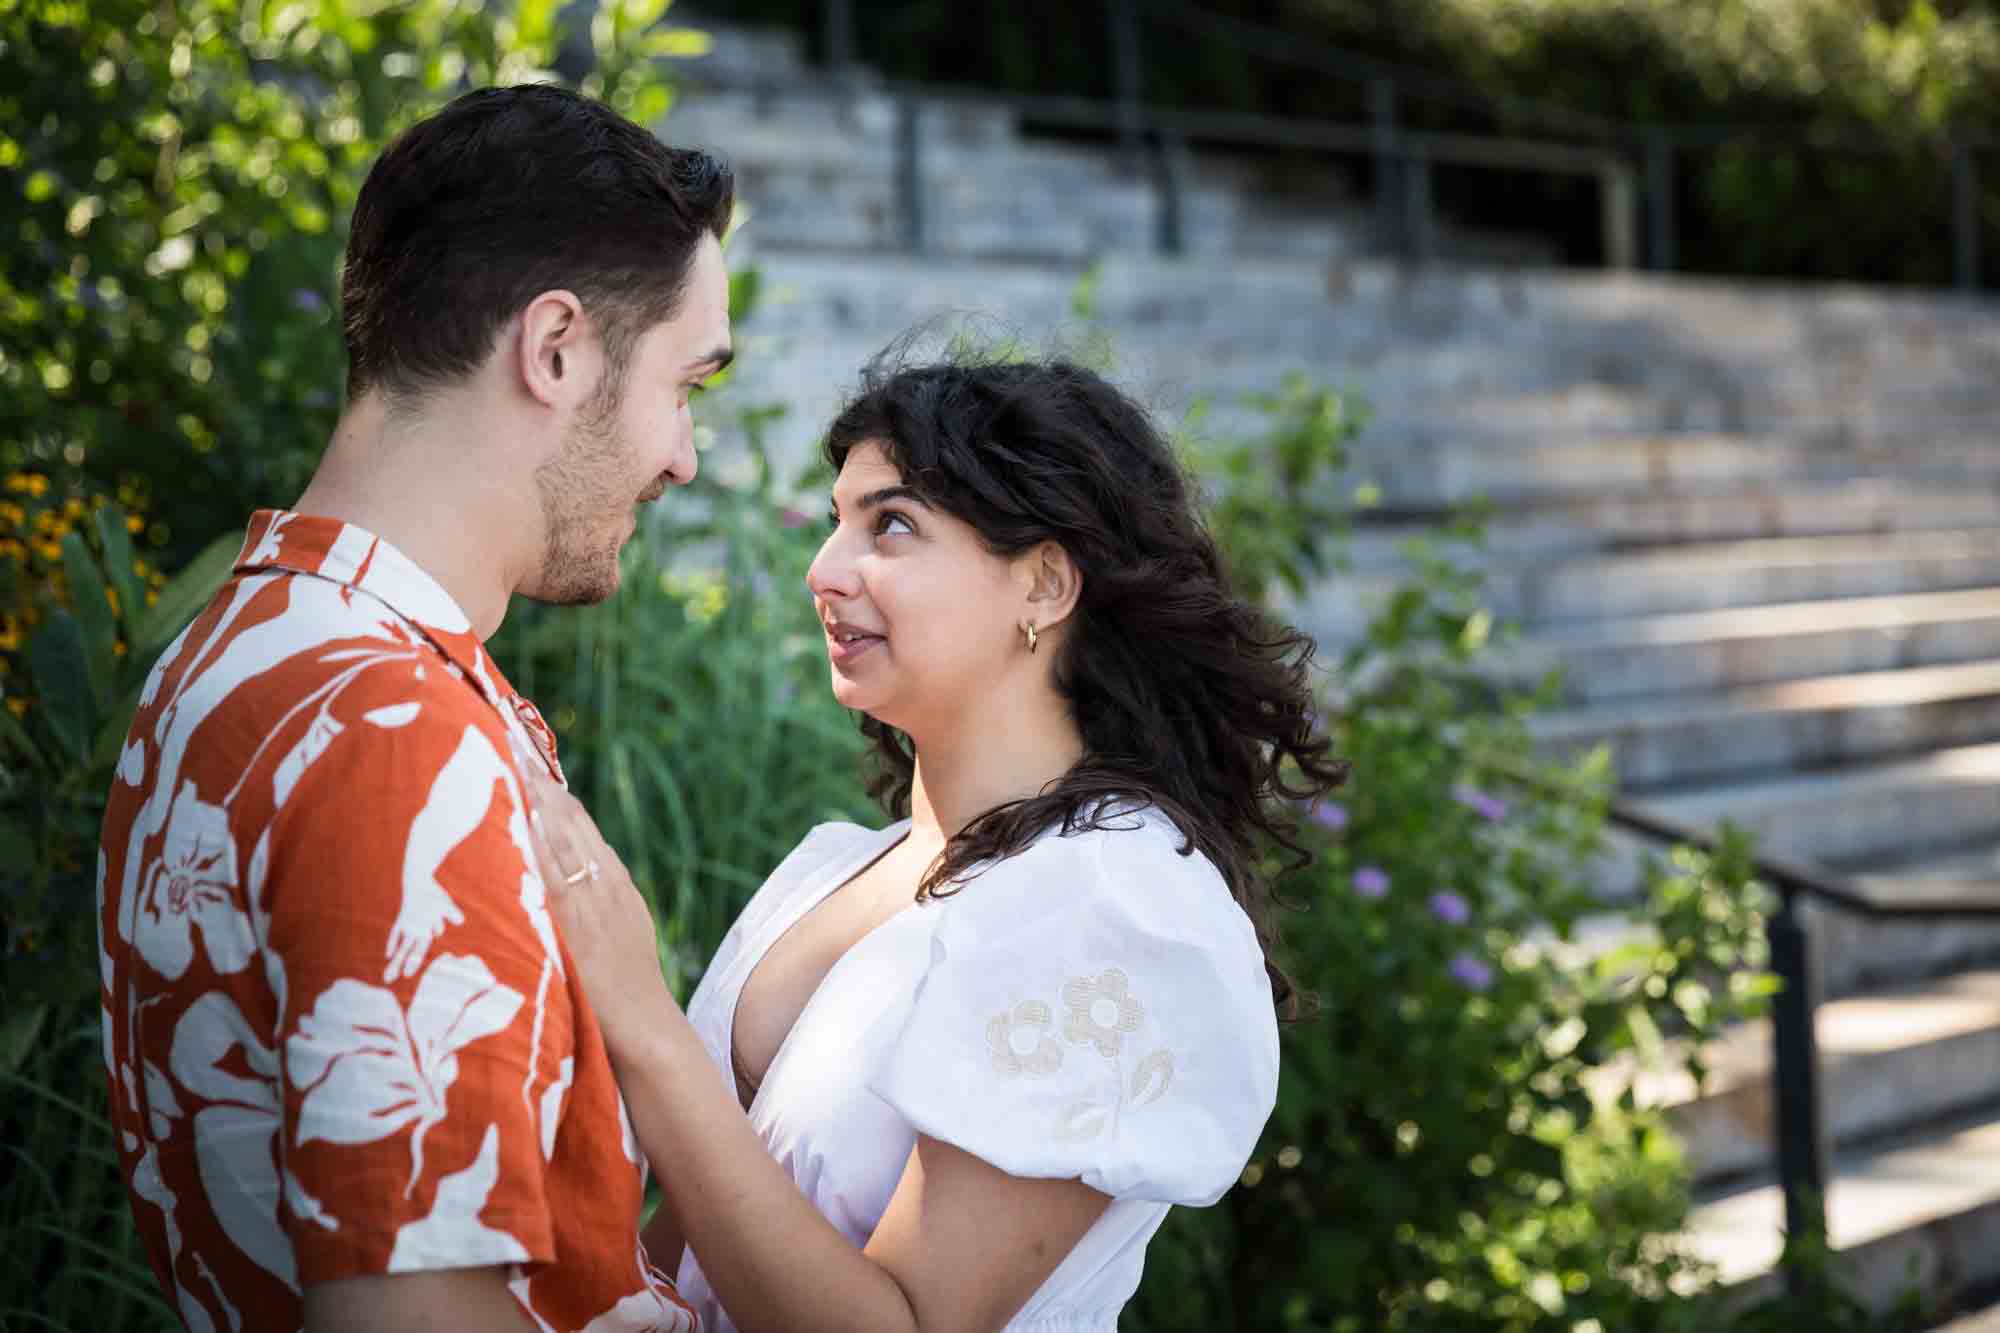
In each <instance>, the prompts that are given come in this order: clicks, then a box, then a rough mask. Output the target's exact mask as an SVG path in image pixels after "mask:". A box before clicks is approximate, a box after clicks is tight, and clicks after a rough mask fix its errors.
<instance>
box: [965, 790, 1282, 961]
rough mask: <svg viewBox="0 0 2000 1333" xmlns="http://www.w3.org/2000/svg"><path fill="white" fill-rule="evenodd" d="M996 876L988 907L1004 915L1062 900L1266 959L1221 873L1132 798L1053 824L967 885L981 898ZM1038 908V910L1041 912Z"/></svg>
mask: <svg viewBox="0 0 2000 1333" xmlns="http://www.w3.org/2000/svg"><path fill="white" fill-rule="evenodd" d="M985 879H991V880H992V881H993V886H992V888H991V889H990V890H989V891H988V892H987V893H986V894H985V895H984V896H985V897H986V898H987V900H988V901H987V903H986V905H985V911H986V913H988V914H1005V913H1008V912H1011V911H1017V910H1020V909H1022V908H1023V907H1026V906H1027V905H1028V904H1027V903H1026V902H1024V899H1029V898H1032V899H1035V900H1039V901H1038V902H1037V904H1036V905H1037V906H1040V905H1041V904H1043V903H1046V902H1047V901H1048V900H1049V899H1051V898H1057V897H1059V898H1060V899H1061V900H1062V905H1063V907H1064V908H1065V909H1067V911H1071V912H1073V911H1077V910H1083V911H1087V912H1088V913H1089V914H1090V915H1093V916H1096V917H1099V918H1110V919H1115V920H1122V921H1125V922H1128V923H1130V924H1131V925H1132V926H1134V927H1137V928H1141V929H1145V930H1148V931H1151V930H1155V929H1158V930H1164V931H1167V932H1169V933H1171V934H1173V935H1175V936H1180V937H1183V938H1186V937H1194V938H1207V939H1210V940H1213V941H1214V943H1215V944H1216V945H1217V946H1218V947H1228V948H1231V949H1247V950H1250V951H1254V952H1255V953H1256V954H1257V955H1258V957H1259V958H1260V959H1261V957H1262V950H1261V948H1260V947H1259V945H1258V943H1257V938H1256V930H1255V928H1254V927H1253V926H1252V925H1251V923H1250V918H1249V916H1248V915H1247V914H1246V913H1245V912H1244V911H1243V908H1242V907H1241V905H1240V904H1238V902H1237V901H1236V897H1235V895H1234V894H1232V893H1231V892H1230V889H1229V883H1228V881H1227V880H1226V879H1224V878H1223V875H1222V872H1221V870H1220V869H1218V868H1217V866H1216V864H1215V863H1214V862H1213V861H1211V860H1210V859H1209V858H1208V857H1207V856H1206V855H1204V854H1203V853H1202V852H1201V850H1200V849H1199V848H1198V847H1196V846H1195V844H1194V841H1193V840H1192V839H1191V838H1190V837H1188V835H1187V834H1186V833H1185V832H1183V831H1182V829H1181V827H1180V826H1179V825H1178V824H1176V823H1175V822H1174V820H1173V818H1172V817H1171V816H1170V815H1168V814H1167V813H1166V812H1165V811H1164V810H1162V809H1160V807H1158V806H1157V805H1153V804H1151V803H1146V802H1140V801H1136V800H1134V801H1130V802H1125V803H1121V804H1116V805H1108V806H1102V807H1099V808H1098V809H1096V810H1093V811H1090V812H1087V816H1086V818H1084V819H1083V820H1081V821H1080V822H1078V823H1077V824H1076V825H1075V826H1074V827H1065V826H1063V825H1055V826H1052V827H1051V828H1049V829H1048V830H1047V831H1045V832H1044V833H1042V834H1041V836H1039V837H1037V838H1036V839H1035V840H1034V841H1033V842H1032V843H1030V844H1029V845H1028V846H1026V847H1024V848H1022V849H1021V850H1020V851H1019V852H1017V853H1015V854H1014V855H1012V856H1009V857H1006V858H1004V859H1003V860H1000V861H996V862H993V863H991V864H990V865H989V866H988V867H987V868H986V869H985V870H984V871H983V872H981V874H980V875H979V876H978V877H976V878H974V879H973V880H971V881H970V882H969V884H968V885H967V886H966V888H967V890H968V892H967V893H966V897H967V898H969V899H970V898H976V897H979V896H980V895H979V893H978V892H977V890H978V887H979V885H980V883H981V880H985ZM1035 915H1037V916H1039V915H1041V913H1040V912H1036V913H1035Z"/></svg>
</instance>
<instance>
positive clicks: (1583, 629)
mask: <svg viewBox="0 0 2000 1333" xmlns="http://www.w3.org/2000/svg"><path fill="white" fill-rule="evenodd" d="M1482 577H1483V582H1482V586H1481V599H1482V601H1483V603H1484V605H1485V606H1486V607H1487V608H1488V609H1489V610H1491V611H1492V613H1493V614H1494V615H1495V616H1496V617H1497V618H1499V619H1500V620H1502V621H1507V622H1511V623H1514V624H1519V625H1522V626H1523V627H1525V629H1526V631H1527V632H1528V634H1530V635H1531V636H1534V637H1536V638H1553V637H1557V636H1560V637H1562V638H1564V639H1566V640H1579V641H1582V640H1587V639H1588V638H1589V637H1590V636H1591V635H1592V634H1593V633H1594V632H1595V631H1596V628H1597V623H1598V622H1603V621H1606V620H1616V621H1619V622H1620V623H1629V622H1630V621H1631V620H1632V619H1633V618H1636V617H1645V616H1667V615H1675V614H1680V613H1688V612H1699V611H1721V610H1726V609H1730V608H1750V607H1755V606H1761V605H1766V604H1769V603H1784V602H1807V601H1819V600H1831V599H1835V598H1853V597H1887V596H1891V595H1898V596H1900V595H1905V594H1918V593H1938V592H1947V591H1956V590H1969V589H1979V588H1986V587H1991V586H2000V527H1990V528H1944V529H1938V530H1935V531H1927V532H1895V533H1879V534H1874V533H1871V534H1866V535H1847V536H1837V537H1770V538H1758V539H1753V540H1750V541H1734V542H1699V543H1694V542H1690V543H1685V544H1682V545H1678V546H1671V547H1660V548H1655V549H1651V550H1646V551H1637V552H1623V553H1620V554H1617V555H1607V556H1586V557H1580V558H1576V559H1568V560H1560V561H1556V562H1552V563H1551V562H1540V563H1537V562H1530V561H1522V562H1501V561H1495V562H1492V563H1491V564H1489V565H1487V566H1486V567H1485V568H1484V569H1483V570H1482ZM1402 582H1403V579H1402V576H1401V575H1400V574H1390V573H1383V572H1365V571H1357V572H1354V573H1350V574H1343V575H1341V576H1339V577H1336V578H1333V579H1330V580H1328V581H1327V582H1325V583H1323V584H1322V585H1320V586H1319V587H1317V588H1315V589H1313V590H1312V592H1311V593H1310V594H1308V595H1307V596H1305V597H1303V598H1299V599H1296V600H1294V601H1293V602H1291V603H1289V604H1288V610H1289V612H1290V613H1291V614H1293V615H1295V616H1296V617H1297V618H1298V621H1299V623H1300V625H1301V626H1302V627H1303V628H1304V629H1306V630H1307V631H1308V632H1309V633H1312V634H1314V635H1316V636H1319V637H1320V638H1322V639H1324V640H1326V641H1328V642H1332V643H1351V642H1353V641H1354V640H1355V639H1356V638H1358V637H1359V636H1360V635H1361V633H1362V631H1363V629H1364V627H1365V626H1366V624H1367V621H1368V618H1369V617H1370V616H1372V615H1374V614H1375V613H1376V611H1377V610H1378V609H1379V608H1381V607H1382V606H1384V605H1386V604H1387V601H1388V598H1389V597H1390V596H1391V595H1392V594H1393V593H1394V592H1395V591H1396V589H1397V588H1398V587H1399V586H1400V585H1401V583H1402Z"/></svg>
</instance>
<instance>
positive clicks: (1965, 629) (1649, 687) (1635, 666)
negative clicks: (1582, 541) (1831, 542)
mask: <svg viewBox="0 0 2000 1333" xmlns="http://www.w3.org/2000/svg"><path fill="white" fill-rule="evenodd" d="M1985 658H2000V588H1966V589H1960V590H1956V591H1952V592H1935V593H1909V594H1903V595H1898V596H1890V597H1845V598H1832V599H1828V600H1824V601H1809V602H1786V603H1777V604H1772V605H1764V606H1745V607H1734V608H1731V609H1728V610H1723V611H1694V612H1686V613H1678V614H1669V615H1661V616H1638V617H1626V618H1619V619H1611V620H1601V621H1584V622H1576V623H1573V624H1569V625H1550V626H1546V627H1543V628H1542V629H1540V630H1538V631H1537V632H1536V634H1535V636H1534V637H1532V638H1525V639H1522V640H1520V641H1518V642H1516V643H1513V644H1508V645H1503V646H1502V647H1501V648H1499V649H1497V650H1496V651H1495V654H1494V660H1493V663H1492V672H1493V676H1494V678H1495V679H1496V680H1499V681H1501V682H1503V683H1506V684H1510V685H1513V686H1516V687H1526V686H1531V685H1532V684H1533V683H1534V682H1536V681H1539V680H1541V679H1542V678H1543V677H1544V676H1546V675H1547V674H1548V673H1549V672H1550V671H1551V670H1554V669H1556V668H1558V667H1560V668H1561V669H1562V671H1563V690H1564V695H1565V697H1566V698H1568V699H1569V700H1571V701H1572V702H1575V703H1579V704H1592V703H1600V702H1604V701H1607V700H1614V699H1626V698H1630V697H1633V696H1637V695H1659V694H1667V693H1669V692H1676V691H1683V692H1689V693H1693V692H1698V691H1704V690H1726V689H1734V688H1738V687H1741V686H1747V685H1758V684H1764V683H1768V682H1772V681H1781V680H1797V679H1801V678H1805V677H1811V676H1827V675H1835V674H1840V673H1845V672H1856V671H1888V670H1893V669H1895V668H1898V667H1912V666H1930V665H1938V664H1943V663H1949V662H1966V661H1977V660H1980V659H1985Z"/></svg>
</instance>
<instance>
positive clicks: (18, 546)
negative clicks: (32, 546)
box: [0, 537, 28, 565]
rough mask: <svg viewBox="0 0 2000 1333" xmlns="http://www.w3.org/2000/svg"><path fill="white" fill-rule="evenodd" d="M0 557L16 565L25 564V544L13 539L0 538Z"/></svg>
mask: <svg viewBox="0 0 2000 1333" xmlns="http://www.w3.org/2000/svg"><path fill="white" fill-rule="evenodd" d="M0 556H6V557H7V558H8V559H10V560H12V561H13V562H14V563H15V564H17V565H19V564H26V563H27V560H28V547H27V544H26V543H25V542H21V541H18V540H16V539H15V538H13V537H7V538H0Z"/></svg>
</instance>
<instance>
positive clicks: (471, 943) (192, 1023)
mask: <svg viewBox="0 0 2000 1333" xmlns="http://www.w3.org/2000/svg"><path fill="white" fill-rule="evenodd" d="M527 763H539V764H544V765H546V766H547V768H548V770H549V771H550V772H551V773H553V774H555V775H556V776H557V778H558V779H560V777H561V772H560V769H559V768H558V766H557V763H556V753H555V742H554V737H553V735H552V734H551V733H550V731H549V729H548V727H547V725H546V724H544V723H543V721H542V719H541V717H540V715H539V714H537V713H536V712H535V710H534V708H533V706H532V705H530V704H529V703H528V702H527V701H526V700H525V699H523V698H521V697H520V696H519V695H517V694H516V693H514V691H513V689H512V688H511V687H510V686H509V685H508V684H507V682H506V680H505V679H504V678H503V677H502V676H501V674H500V671H499V669H498V668H497V667H495V666H494V664H493V663H492V662H491V660H489V659H488V658H487V657H486V654H485V652H484V650H483V648H482V647H481V645H480V643H479V640H478V639H477V638H476V636H474V634H473V633H472V629H471V626H470V624H469V623H468V621H467V619H466V617H465V614H464V613H463V612H462V611H461V610H460V609H459V607H458V606H457V604H456V603H454V602H453V601H452V599H451V597H450V596H449V595H448V594H446V592H445V591H444V589H443V588H441V587H439V586H438V584H437V583H436V581H435V580H433V579H432V578H431V577H430V576H429V575H427V574H425V573H424V572H423V571H422V570H421V569H419V568H418V567H417V566H416V565H415V564H413V563H412V562H411V561H410V560H409V559H408V558H407V557H405V556H403V555H402V554H401V553H400V552H398V551H396V550H395V548H393V547H391V546H390V545H389V544H388V543H387V542H384V541H382V540H380V539H379V538H377V537H374V536H372V535H371V534H369V533H367V532H364V531H362V530H361V529H359V528H356V527H353V526H351V525H348V524H343V523H340V522H337V521H334V520H331V519H324V518H314V517H308V516H304V515H300V514H293V513H285V512H279V511H271V510H266V511H261V512H259V513H258V514H256V515H255V516H254V517H253V518H252V520H251V523H250V530H249V535H248V538H247V540H246V542H245V544H244V548H243V555H242V557H241V558H240V559H239V561H238V563H237V566H236V572H235V575H234V577H233V578H232V579H231V580H230V582H229V583H228V585H227V586H225V587H224V588H223V590H222V591H221V592H220V593H219V594H217V596H216V598H215V600H214V601H213V602H211V603H210V604H209V606H208V608H207V610H205V611H204V612H203V613H202V614H201V616H200V617H199V618H198V619H196V620H195V622H194V623H193V624H192V625H191V626H190V627H189V628H188V630H187V632H186V633H184V634H183V635H182V636H181V637H180V638H179V639H178V640H177V641H176V642H175V643H174V644H173V645H172V646H171V647H170V648H168V649H167V651H166V653H165V654H164V655H163V656H162V658H161V659H160V663H159V665H158V666H157V667H156V668H155V669H154V671H153V673H152V676H151V677H150V678H149V679H148V681H147V682H146V688H145V692H144V694H143V695H142V697H141V700H140V706H139V711H138V714H137V716H136V717H135V718H134V720H133V723H132V729H131V732H130V733H129V735H128V736H127V739H126V745H125V749H124V752H123V754H122V756H121V758H120V761H119V764H118V772H117V777H116V779H115V781H114V785H113V790H112V792H111V798H110V804H109V808H108V810H107V812H106V816H105V822H104V831H103V845H102V848H101V851H100V853H99V857H98V885H99V889H98V906H99V954H100V957H99V962H100V964H101V967H102V972H103V992H102V998H103V1005H104V1055H105V1064H106V1071H107V1073H108V1075H109V1078H110V1084H111V1109H112V1117H113V1120H114V1124H115V1126H116V1129H117V1133H118V1138H119V1150H120V1161H121V1164H122V1165H123V1167H124V1171H125V1178H126V1182H127V1185H128V1187H129V1191H130V1196H131V1203H132V1208H133V1211H134V1214H135V1215H136V1217H137V1219H138V1225H139V1231H140V1234H141V1235H142V1236H143V1237H144V1239H145V1243H146V1248H147V1250H148V1252H149V1254H150V1256H151V1259H152V1262H153V1267H154V1270H155V1272H156V1273H157V1274H158V1276H159V1280H160V1283H161V1285H162V1287H163V1288H164V1289H165V1291H166V1292H167V1295H168V1297H169V1299H170V1300H171V1301H173V1302H174V1303H175V1304H176V1305H177V1306H178V1308H179V1310H180V1312H181V1318H182V1319H183V1320H184V1321H185V1322H186V1324H187V1326H188V1327H189V1328H190V1329H195V1330H208V1329H240V1328H245V1327H254V1328H257V1329H296V1328H298V1327H299V1326H300V1322H301V1304H300V1297H301V1291H302V1288H303V1287H304V1285H305V1284H308V1283H315V1282H326V1281H330V1280H333V1279H337V1278H344V1277H352V1276H357V1275H361V1274H374V1273H407V1272H417V1271H421V1270H425V1269H439V1268H466V1267H486V1266H498V1267H501V1268H503V1269H504V1270H505V1271H506V1275H507V1277H508V1279H509V1288H510V1290H511V1291H512V1292H513V1294H514V1298H515V1299H516V1300H517V1301H518V1302H519V1303H520V1305H521V1306H522V1308H523V1309H524V1310H525V1311H526V1312H527V1313H528V1314H529V1315H530V1316H532V1318H533V1320H534V1321H535V1322H536V1323H537V1324H538V1325H539V1326H540V1327H541V1328H543V1329H547V1330H578V1329H581V1330H588V1333H626V1331H628V1330H650V1331H661V1333H664V1331H667V1330H672V1331H673V1333H687V1331H688V1330H692V1329H693V1328H694V1317H693V1316H692V1314H690V1313H689V1311H688V1309H687V1307H686V1306H685V1304H683V1303H682V1302H681V1301H680V1299H679V1297H678V1295H677V1294H676V1293H675V1292H674V1290H673V1288H672V1285H671V1284H670V1283H669V1282H668V1280H667V1279H666V1278H665V1277H664V1276H663V1275H662V1274H661V1273H659V1272H658V1271H657V1270H655V1269H654V1268H653V1267H652V1265H651V1264H649V1263H648V1261H647V1257H646V1254H645V1252H644V1250H643V1249H642V1248H641V1246H640V1243H639V1237H638V1222H639V1211H640V1197H641V1191H642V1190H643V1188H644V1181H645V1167H644V1164H643V1162H642V1161H641V1158H640V1155H639V1151H638V1146H637V1142H636V1141H635V1139H634V1138H633V1136H632V1131H631V1126H630V1123H629V1122H628V1121H627V1119H626V1117H625V1108H624V1104H623V1102H622V1101H621V1100H620V1098H619V1094H618V1088H617V1084H616V1083H615V1082H614V1080H613V1078H612V1072H611V1065H610V1062H609V1060H608V1059H607V1057H606V1055H605V1050H604V1044H603V1041H602V1039H601V1037H600V1034H599V1032H598V1028H597V1024H596V1021H595V1019H594V1018H593V1016H592V1014H591V1012H590V1009H589V1007H588V1006H587V1005H586V1004H585V1002H584V998H583V995H582V992H581V990H580V989H579V987H578V984H577V981H576V978H575V976H574V974H573V972H572V970H571V968H570V966H569V961H568V958H567V955H566V954H565V952H564V950H563V947H562V943H561V941H560V940H559V939H558V938H557V936H556V932H555V929H554V926H553V924H552V922H551V920H550V918H549V914H548V910H547V906H546V903H545V899H544V895H543V884H542V880H541V877H540V874H539V873H538V871H537V868H536V862H535V857H534V855H533V851H532V845H531V843H530V842H529V836H528V826H527V821H526V818H525V806H524V804H523V794H522V787H521V777H520V772H521V770H520V765H522V764H527ZM677 1257H678V1256H668V1257H667V1258H668V1261H669V1262H672V1261H673V1259H675V1258H677Z"/></svg>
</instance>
